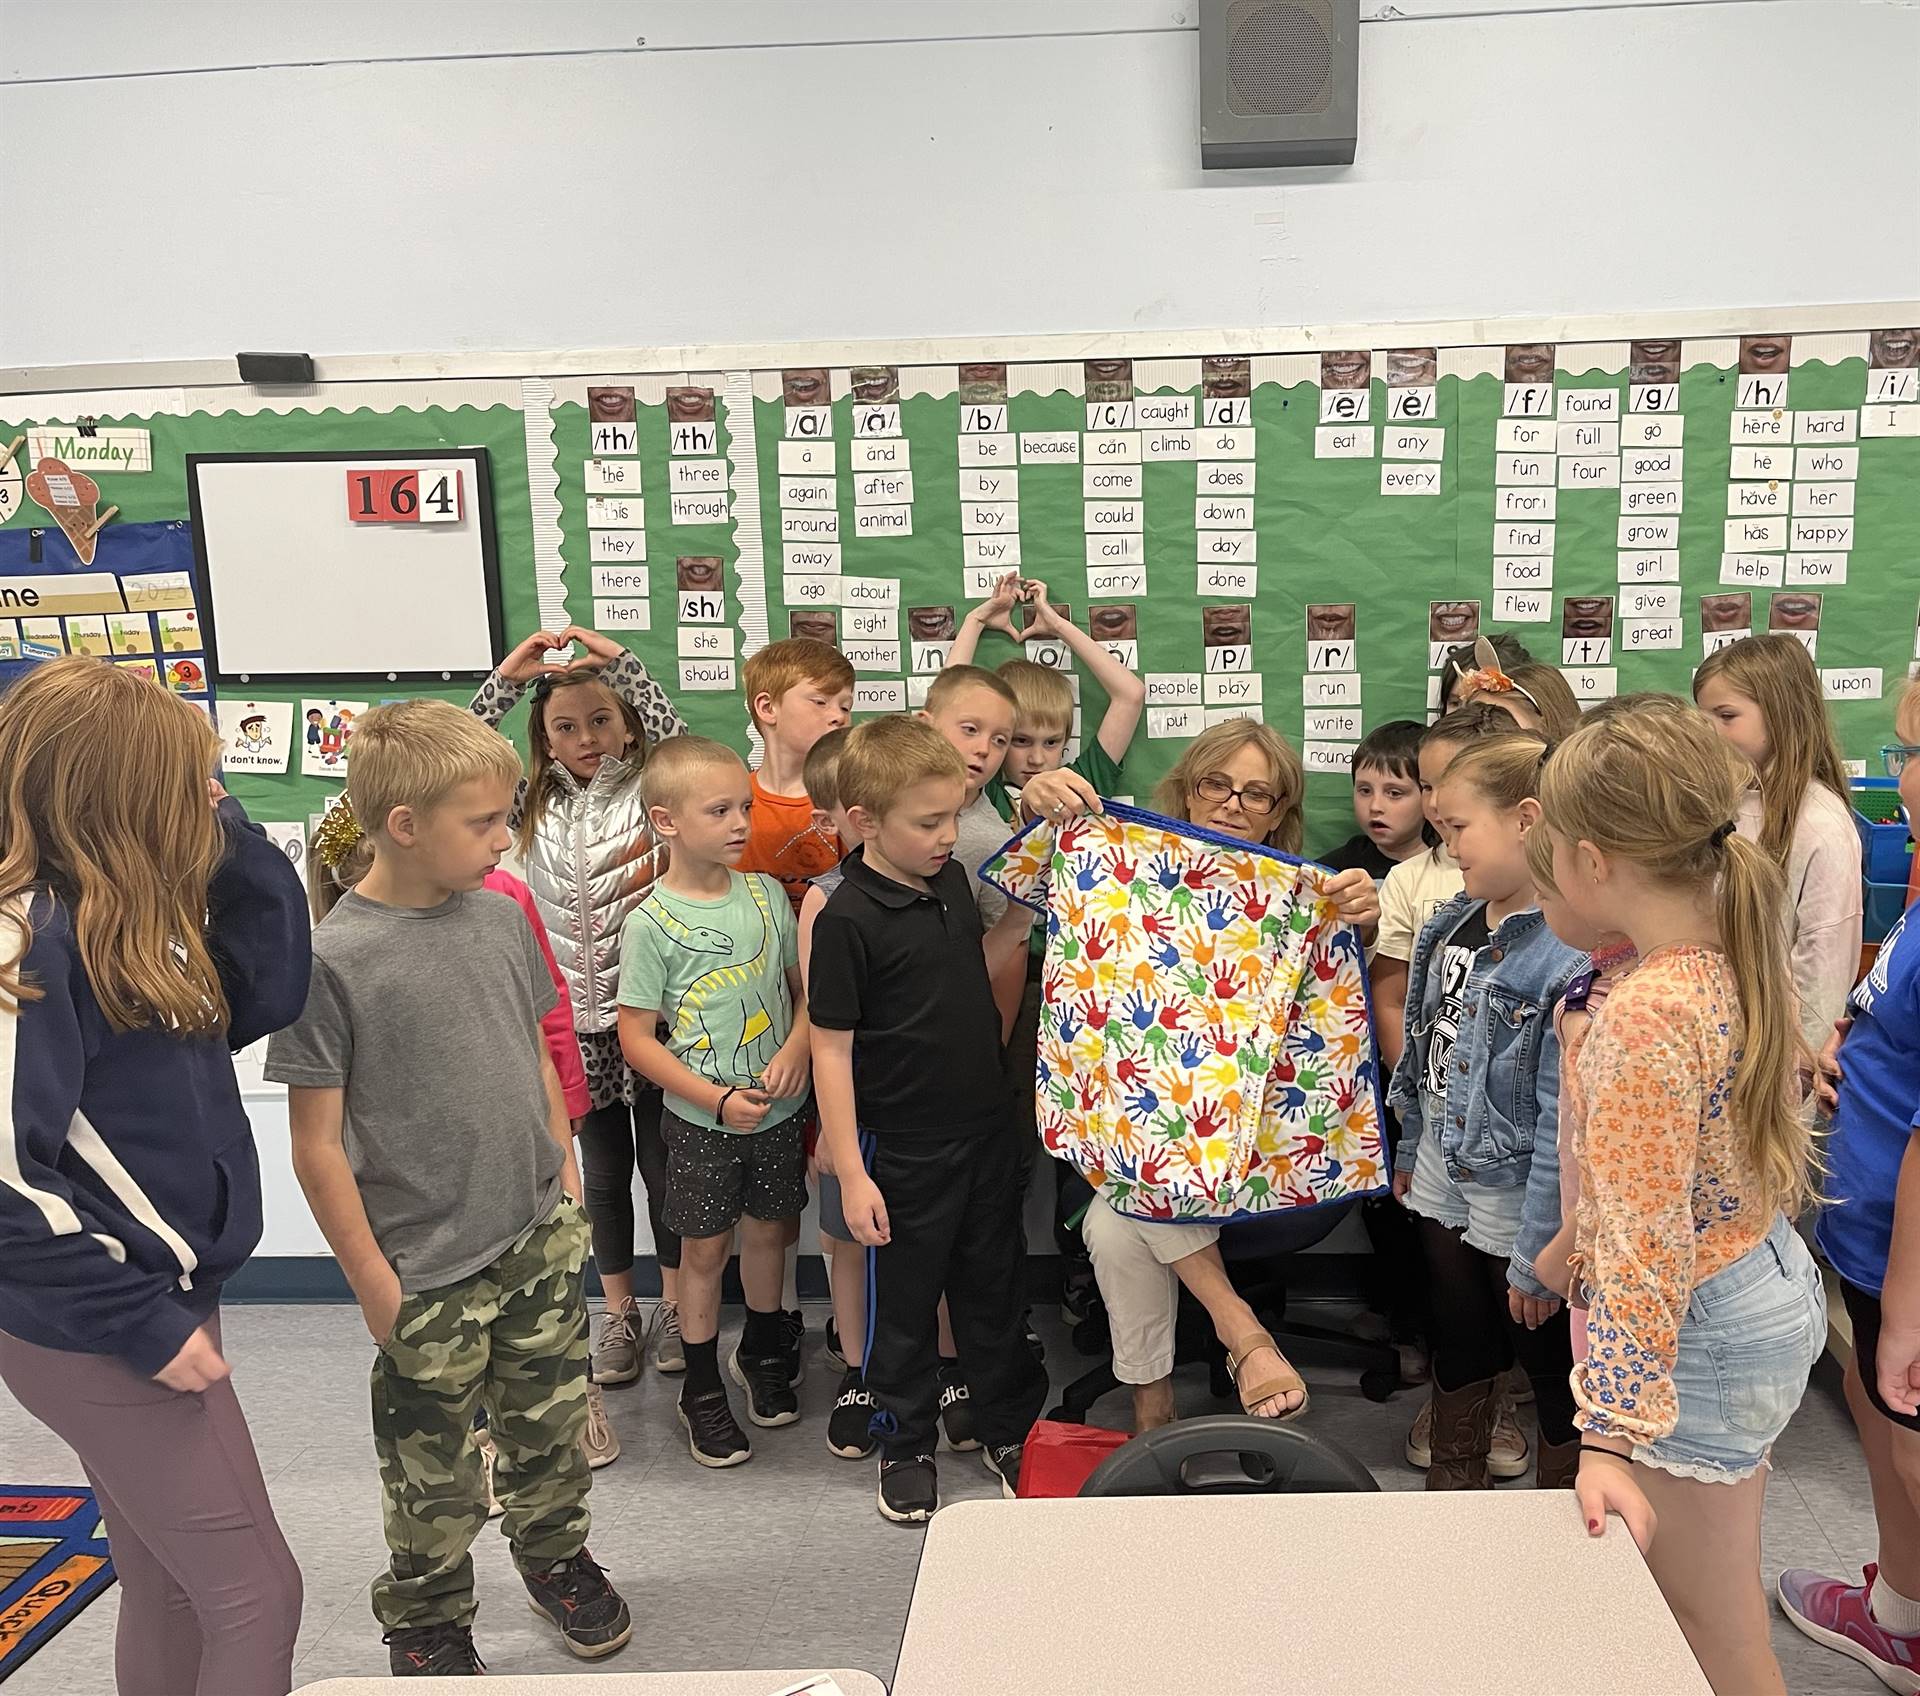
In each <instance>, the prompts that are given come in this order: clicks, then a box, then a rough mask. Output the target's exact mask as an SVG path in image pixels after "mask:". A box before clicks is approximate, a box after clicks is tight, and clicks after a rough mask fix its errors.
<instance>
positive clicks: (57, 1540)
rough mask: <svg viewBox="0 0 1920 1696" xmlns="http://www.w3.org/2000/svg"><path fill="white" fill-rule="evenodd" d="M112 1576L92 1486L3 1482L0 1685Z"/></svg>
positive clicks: (75, 1616) (0, 1492) (0, 1493)
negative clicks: (90, 1487) (88, 1487)
mask: <svg viewBox="0 0 1920 1696" xmlns="http://www.w3.org/2000/svg"><path fill="white" fill-rule="evenodd" d="M112 1582H113V1558H112V1556H111V1555H110V1554H109V1553H108V1551H107V1531H106V1527H105V1526H104V1525H102V1524H101V1523H100V1507H99V1504H98V1503H96V1502H95V1501H94V1499H93V1492H92V1491H91V1490H88V1489H84V1488H81V1487H79V1486H77V1485H76V1486H74V1487H72V1488H68V1487H66V1486H63V1485H57V1484H55V1485H44V1484H0V1684H4V1683H5V1682H6V1681H7V1679H8V1678H10V1677H11V1676H12V1675H13V1674H14V1673H16V1672H18V1671H19V1670H20V1668H21V1667H23V1666H24V1665H26V1663H27V1662H28V1661H29V1660H30V1659H31V1658H32V1657H33V1655H34V1653H35V1651H37V1650H39V1649H42V1648H44V1647H45V1646H46V1645H47V1643H48V1642H49V1641H51V1639H52V1638H53V1637H54V1635H55V1634H56V1633H58V1632H60V1631H63V1630H65V1629H66V1627H68V1626H69V1625H71V1624H73V1622H74V1621H75V1620H76V1619H78V1618H79V1617H80V1615H81V1614H82V1613H84V1612H85V1611H86V1608H87V1604H88V1603H90V1602H91V1601H93V1599H94V1598H95V1597H96V1596H98V1595H99V1594H100V1593H101V1592H102V1591H104V1590H105V1589H106V1587H107V1586H108V1585H109V1584H111V1583H112Z"/></svg>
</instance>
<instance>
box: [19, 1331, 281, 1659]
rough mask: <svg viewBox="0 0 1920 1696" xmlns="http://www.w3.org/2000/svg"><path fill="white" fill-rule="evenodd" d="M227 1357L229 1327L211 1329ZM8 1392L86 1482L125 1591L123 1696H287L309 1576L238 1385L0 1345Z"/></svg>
mask: <svg viewBox="0 0 1920 1696" xmlns="http://www.w3.org/2000/svg"><path fill="white" fill-rule="evenodd" d="M209 1326H210V1330H211V1333H212V1336H213V1340H214V1342H215V1344H218V1343H219V1341H220V1316H219V1315H218V1314H217V1313H216V1314H215V1315H214V1317H213V1319H212V1320H211V1321H210V1322H209ZM0 1381H4V1382H5V1384H6V1386H7V1388H8V1389H9V1390H11V1391H12V1392H13V1394H14V1398H15V1399H16V1400H17V1401H18V1402H19V1403H20V1405H21V1406H22V1407H24V1408H25V1409H26V1410H27V1411H28V1412H29V1413H30V1414H32V1415H33V1416H34V1418H36V1419H37V1420H39V1421H40V1423H41V1424H43V1425H45V1426H46V1427H47V1428H48V1429H49V1430H50V1431H52V1432H53V1433H54V1434H55V1435H56V1436H58V1437H60V1438H61V1439H62V1440H63V1441H64V1442H65V1443H66V1444H67V1446H68V1447H69V1448H71V1449H72V1450H73V1452H74V1453H75V1454H77V1455H78V1456H79V1457H80V1464H81V1466H82V1467H83V1468H85V1470H86V1474H87V1482H88V1483H90V1484H91V1485H92V1486H93V1491H94V1494H95V1495H96V1496H97V1497H98V1498H99V1500H100V1511H101V1513H102V1515H103V1516H104V1517H105V1520H106V1526H107V1541H108V1545H109V1547H110V1548H111V1550H112V1553H113V1567H114V1571H115V1573H116V1574H118V1576H119V1579H120V1590H121V1593H120V1628H119V1635H118V1637H117V1638H116V1640H115V1643H114V1678H115V1683H116V1684H117V1685H118V1687H119V1693H120V1696H286V1693H287V1691H288V1690H290V1689H291V1688H292V1686H293V1641H294V1638H295V1637H296V1636H297V1635H298V1633H299V1630H300V1596H301V1591H300V1568H299V1567H298V1566H297V1565H295V1564H294V1559H293V1551H292V1550H291V1549H289V1548H288V1547H287V1540H286V1539H285V1538H284V1537H283V1536H281V1535H280V1527H279V1524H278V1523H277V1522H276V1521H275V1519H274V1517H273V1504H272V1503H271V1502H270V1501H268V1499H267V1486H266V1482H265V1480H264V1479H262V1477H261V1476H260V1462H259V1460H258V1458H257V1457H256V1456H255V1454H254V1452H253V1438H252V1436H251V1435H250V1434H249V1433H248V1431H247V1421H246V1415H245V1414H243V1413H242V1412H241V1411H240V1400H239V1398H238V1397H237V1396H236V1395H235V1394H234V1391H233V1381H232V1379H225V1380H223V1381H222V1382H220V1383H218V1384H216V1385H215V1386H214V1387H213V1388H212V1389H211V1390H208V1391H206V1392H204V1393H203V1394H201V1395H183V1394H181V1393H180V1392H179V1391H176V1390H169V1389H168V1388H167V1387H166V1386H165V1385H164V1384H161V1383H159V1382H157V1381H156V1380H154V1379H151V1378H142V1377H141V1376H140V1375H139V1373H137V1372H136V1371H134V1369H133V1368H132V1367H130V1366H128V1365H127V1364H126V1362H124V1361H122V1360H119V1359H117V1358H115V1357H114V1356H111V1355H98V1354H69V1353H67V1352H66V1351H64V1350H60V1349H43V1348H39V1347H37V1346H36V1345H34V1344H32V1343H23V1342H21V1341H20V1339H19V1338H17V1337H10V1336H8V1335H7V1334H6V1333H5V1332H0Z"/></svg>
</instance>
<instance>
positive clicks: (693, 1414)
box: [679, 1390, 753, 1468]
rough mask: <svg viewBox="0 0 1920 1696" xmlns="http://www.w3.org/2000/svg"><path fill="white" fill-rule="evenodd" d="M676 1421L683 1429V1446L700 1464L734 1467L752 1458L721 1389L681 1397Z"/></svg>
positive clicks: (743, 1434)
mask: <svg viewBox="0 0 1920 1696" xmlns="http://www.w3.org/2000/svg"><path fill="white" fill-rule="evenodd" d="M679 1411H680V1423H681V1424H682V1425H684V1426H685V1427H686V1428H687V1448H688V1451H689V1452H690V1453H691V1454H692V1455H693V1458H694V1459H695V1460H697V1461H698V1462H699V1463H700V1464H701V1465H702V1466H711V1467H715V1468H719V1467H723V1466H738V1465H740V1463H741V1462H742V1461H749V1460H752V1459H753V1445H752V1444H751V1443H749V1442H748V1441H747V1434H746V1432H744V1431H742V1430H741V1429H740V1422H739V1421H738V1420H737V1419H735V1418H734V1417H733V1408H732V1406H731V1405H730V1404H729V1403H728V1401H727V1392H726V1391H725V1390H709V1391H708V1392H707V1393H706V1394H705V1395H704V1396H691V1397H689V1396H682V1397H681V1398H680V1402H679Z"/></svg>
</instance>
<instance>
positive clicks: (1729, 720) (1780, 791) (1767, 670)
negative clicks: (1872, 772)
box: [1693, 635, 1860, 1053]
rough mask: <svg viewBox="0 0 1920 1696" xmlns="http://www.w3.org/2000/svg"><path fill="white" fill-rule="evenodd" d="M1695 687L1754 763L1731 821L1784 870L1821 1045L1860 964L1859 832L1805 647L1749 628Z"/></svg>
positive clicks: (1796, 968)
mask: <svg viewBox="0 0 1920 1696" xmlns="http://www.w3.org/2000/svg"><path fill="white" fill-rule="evenodd" d="M1693 698H1694V701H1695V703H1696V704H1697V705H1698V706H1699V708H1700V710H1701V711H1702V712H1703V713H1705V714H1706V715H1707V716H1708V717H1709V718H1710V719H1712V720H1713V724H1714V728H1715V729H1716V730H1718V731H1719V732H1720V734H1721V735H1722V736H1724V737H1725V738H1726V739H1727V742H1728V743H1729V745H1730V746H1732V747H1733V748H1734V749H1735V751H1736V752H1738V753H1739V754H1740V755H1741V756H1742V757H1743V758H1744V759H1745V760H1746V761H1747V762H1748V763H1749V764H1750V766H1751V767H1752V769H1753V772H1754V774H1755V775H1754V780H1753V783H1752V786H1751V787H1750V788H1748V790H1747V791H1746V793H1745V794H1743V795H1742V796H1741V797H1740V807H1739V810H1738V811H1737V812H1736V813H1735V814H1734V823H1735V824H1736V825H1737V826H1738V827H1739V830H1740V833H1741V834H1742V835H1743V836H1750V837H1751V838H1752V839H1753V840H1754V841H1755V842H1757V843H1759V844H1760V846H1761V848H1762V849H1763V850H1764V851H1765V852H1766V854H1767V856H1768V858H1770V859H1771V860H1772V861H1773V863H1774V864H1775V865H1777V866H1779V867H1780V868H1781V870H1782V871H1783V872H1784V873H1785V874H1786V885H1787V912H1788V915H1789V917H1788V928H1787V937H1788V943H1789V948H1790V951H1791V957H1792V962H1793V987H1794V989H1795V990H1796V991H1797V992H1798V994H1799V997H1800V1007H1799V1029H1800V1034H1801V1038H1802V1040H1803V1041H1804V1042H1805V1043H1806V1045H1807V1047H1808V1048H1809V1049H1810V1050H1812V1051H1813V1052H1815V1053H1817V1052H1818V1051H1819V1050H1820V1048H1821V1046H1822V1045H1823V1044H1824V1043H1825V1042H1826V1040H1827V1033H1828V1032H1829V1031H1830V1030H1832V1029H1833V1021H1834V1020H1835V1019H1837V1018H1839V1017H1840V1014H1841V1012H1842V1011H1843V1010H1844V1008H1845V1007H1846V1002H1847V992H1848V991H1849V990H1851V989H1852V988H1853V980H1854V978H1855V977H1856V976H1858V974H1859V971H1860V837H1859V834H1858V832H1857V831H1856V830H1855V829H1854V824H1853V802H1852V798H1851V796H1850V794H1849V792H1848V789H1847V776H1846V771H1845V768H1844V767H1842V765H1841V763H1840V749H1839V746H1838V744H1836V743H1835V741H1834V739H1833V726H1832V724H1831V723H1830V722H1829V721H1828V718H1827V708H1826V702H1825V701H1824V700H1823V699H1822V698H1821V693H1820V674H1819V673H1818V672H1817V671H1816V670H1815V669H1814V665H1813V660H1812V658H1811V657H1810V656H1809V655H1808V653H1807V650H1806V649H1805V648H1803V647H1802V646H1801V645H1800V644H1799V642H1797V641H1796V640H1795V639H1794V638H1793V637H1791V636H1786V635H1775V636H1749V637H1747V638H1745V639H1744V640H1742V641H1739V642H1734V643H1731V644H1730V645H1729V646H1727V647H1724V648H1721V649H1719V650H1718V651H1717V652H1715V653H1711V654H1709V655H1708V656H1707V657H1706V659H1705V660H1704V661H1703V662H1702V664H1701V666H1700V669H1699V670H1698V671H1696V672H1695V673H1694V674H1693Z"/></svg>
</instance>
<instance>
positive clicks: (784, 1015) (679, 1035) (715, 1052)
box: [620, 872, 806, 1131]
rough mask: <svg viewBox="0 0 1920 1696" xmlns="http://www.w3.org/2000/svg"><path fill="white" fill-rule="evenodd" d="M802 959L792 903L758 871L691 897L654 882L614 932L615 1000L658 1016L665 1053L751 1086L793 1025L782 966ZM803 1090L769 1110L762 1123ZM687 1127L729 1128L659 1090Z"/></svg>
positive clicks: (719, 1078) (784, 1110) (796, 1101)
mask: <svg viewBox="0 0 1920 1696" xmlns="http://www.w3.org/2000/svg"><path fill="white" fill-rule="evenodd" d="M799 962H800V939H799V932H798V930H797V928H796V927H795V924H794V918H793V905H792V903H791V902H789V901H788V900H787V897H786V895H785V893H784V892H783V891H782V890H781V888H780V885H779V884H778V883H776V882H774V880H773V879H772V878H770V877H768V876H767V875H766V874H765V873H764V872H735V873H734V874H733V880H732V883H731V884H730V886H729V887H728V889H727V893H726V894H725V895H723V896H721V897H720V898H719V899H718V900H716V901H696V900H694V899H692V898H691V897H689V896H685V895H679V894H675V893H673V892H671V891H669V890H666V889H663V888H661V886H660V885H659V884H655V885H654V886H653V890H652V892H651V893H650V894H649V895H648V896H647V898H646V900H644V901H642V902H641V903H640V905H639V906H638V907H636V908H634V910H633V912H632V914H631V915H629V917H628V919H627V925H626V929H625V930H624V931H622V932H621V935H620V1005H621V1006H622V1007H639V1008H643V1009H645V1010H647V1011H649V1012H656V1013H660V1014H663V1015H664V1016H665V1018H666V1021H667V1026H668V1030H667V1051H668V1052H669V1053H670V1054H672V1055H673V1057H674V1058H675V1059H676V1060H679V1061H680V1062H682V1064H684V1065H686V1066H688V1067H690V1068H691V1069H692V1070H693V1071H696V1072H698V1073H699V1074H700V1075H701V1076H702V1077H703V1078H711V1079H712V1080H713V1081H714V1082H715V1083H716V1084H718V1085H720V1087H721V1088H723V1089H724V1088H726V1087H728V1086H730V1085H734V1084H738V1085H740V1086H741V1087H742V1088H748V1087H752V1086H754V1085H757V1084H758V1082H759V1080H760V1075H761V1073H763V1072H764V1071H765V1070H766V1069H767V1066H768V1064H769V1063H770V1062H771V1061H772V1059H773V1056H774V1054H775V1052H776V1051H777V1050H778V1049H779V1047H780V1045H781V1044H782V1043H783V1042H785V1041H786V1040H787V1036H788V1033H789V1032H790V1031H792V1029H793V998H792V996H791V995H790V994H789V993H788V991H787V973H788V971H789V970H790V969H792V968H793V967H795V966H797V965H798V964H799ZM805 1099H806V1097H805V1096H787V1097H784V1098H782V1099H781V1100H778V1101H776V1102H774V1104H773V1105H772V1106H771V1107H770V1108H768V1109H767V1116H766V1117H765V1118H764V1119H762V1120H761V1121H760V1124H759V1126H758V1127H757V1128H758V1129H760V1130H763V1131H764V1130H767V1129H769V1128H770V1127H771V1126H774V1125H777V1124H779V1123H780V1122H781V1121H782V1120H783V1119H788V1118H791V1117H792V1116H793V1114H794V1113H795V1112H796V1111H798V1109H799V1107H800V1105H801V1103H802V1102H803V1101H805ZM666 1101H667V1106H668V1108H669V1109H671V1110H672V1111H673V1112H674V1113H676V1114H678V1115H679V1116H680V1117H681V1118H682V1119H685V1120H686V1121H687V1122H688V1123H689V1124H692V1125H705V1126H709V1127H712V1128H716V1129H721V1130H729V1129H731V1128H732V1127H731V1126H724V1125H721V1124H720V1122H719V1120H717V1119H716V1118H714V1116H713V1114H712V1113H710V1112H709V1111H708V1110H707V1109H706V1108H705V1107H704V1106H699V1107H696V1106H695V1105H694V1104H693V1103H692V1102H691V1101H688V1100H687V1099H686V1098H685V1097H684V1096H679V1095H675V1094H674V1093H673V1092H672V1091H671V1090H668V1091H667V1092H666Z"/></svg>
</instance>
